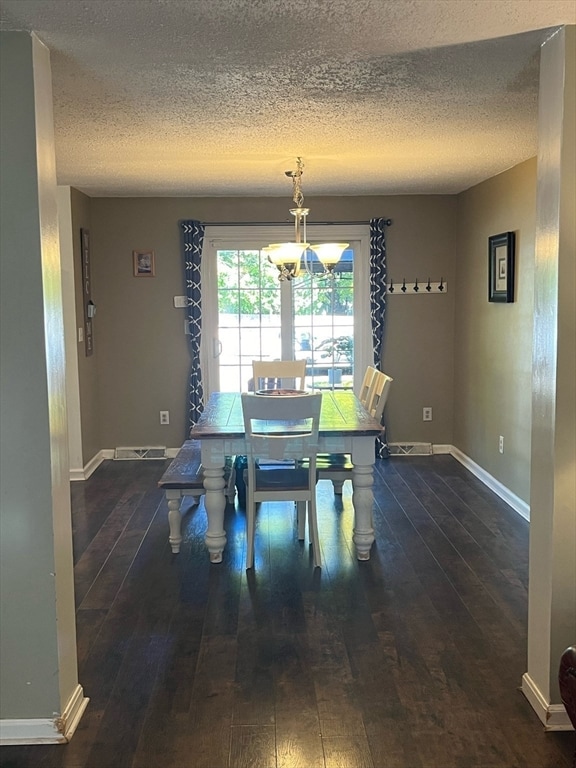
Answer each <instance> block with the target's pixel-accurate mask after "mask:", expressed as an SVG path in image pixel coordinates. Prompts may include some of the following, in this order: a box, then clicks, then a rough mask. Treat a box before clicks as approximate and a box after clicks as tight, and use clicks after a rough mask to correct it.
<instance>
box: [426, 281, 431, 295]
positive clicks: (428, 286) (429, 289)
mask: <svg viewBox="0 0 576 768" xmlns="http://www.w3.org/2000/svg"><path fill="white" fill-rule="evenodd" d="M426 290H427V291H428V293H430V291H431V290H432V286H431V285H430V278H428V285H427V286H426Z"/></svg>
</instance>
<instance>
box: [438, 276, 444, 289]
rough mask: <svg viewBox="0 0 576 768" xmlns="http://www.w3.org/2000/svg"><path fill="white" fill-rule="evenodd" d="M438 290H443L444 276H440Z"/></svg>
mask: <svg viewBox="0 0 576 768" xmlns="http://www.w3.org/2000/svg"><path fill="white" fill-rule="evenodd" d="M438 290H439V291H443V290H444V278H443V277H441V278H440V285H439V286H438Z"/></svg>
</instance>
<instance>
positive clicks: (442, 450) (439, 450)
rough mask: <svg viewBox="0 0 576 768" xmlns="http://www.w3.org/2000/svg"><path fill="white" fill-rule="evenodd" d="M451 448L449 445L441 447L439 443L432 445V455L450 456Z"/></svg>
mask: <svg viewBox="0 0 576 768" xmlns="http://www.w3.org/2000/svg"><path fill="white" fill-rule="evenodd" d="M452 448H453V446H451V445H442V444H441V443H433V445H432V453H433V454H434V455H437V454H451V453H452Z"/></svg>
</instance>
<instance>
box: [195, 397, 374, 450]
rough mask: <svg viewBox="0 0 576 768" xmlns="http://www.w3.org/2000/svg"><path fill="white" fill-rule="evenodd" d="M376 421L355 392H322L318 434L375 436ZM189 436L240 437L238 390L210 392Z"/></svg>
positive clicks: (241, 423) (204, 438) (206, 438)
mask: <svg viewBox="0 0 576 768" xmlns="http://www.w3.org/2000/svg"><path fill="white" fill-rule="evenodd" d="M381 432H382V426H381V425H380V423H379V422H378V421H377V420H376V419H374V418H373V417H372V416H370V414H369V413H367V411H366V410H365V408H364V407H363V406H362V404H361V403H360V401H359V400H358V398H357V397H356V395H355V394H354V393H353V392H351V391H348V390H344V391H343V390H335V391H330V392H323V393H322V410H321V412H320V435H349V436H355V437H356V436H360V437H361V436H366V437H369V436H376V435H379V434H380V433H381ZM190 437H191V438H193V439H196V440H218V439H222V438H242V437H244V421H243V418H242V400H241V396H240V393H238V392H214V393H213V394H212V395H210V399H209V400H208V403H207V404H206V407H205V408H204V412H203V413H202V415H201V417H200V419H199V421H198V423H197V424H195V425H194V426H193V427H192V429H191V431H190Z"/></svg>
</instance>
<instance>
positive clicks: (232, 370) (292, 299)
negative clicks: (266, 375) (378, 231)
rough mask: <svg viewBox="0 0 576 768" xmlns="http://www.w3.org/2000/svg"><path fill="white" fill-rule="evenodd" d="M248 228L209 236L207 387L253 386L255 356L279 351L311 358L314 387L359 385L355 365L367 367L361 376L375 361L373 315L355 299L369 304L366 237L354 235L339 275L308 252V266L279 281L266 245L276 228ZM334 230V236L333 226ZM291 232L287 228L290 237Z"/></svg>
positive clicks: (310, 382) (263, 357)
mask: <svg viewBox="0 0 576 768" xmlns="http://www.w3.org/2000/svg"><path fill="white" fill-rule="evenodd" d="M243 229H244V228H238V230H237V231H235V232H234V235H233V236H232V237H230V235H231V233H230V232H225V233H223V234H224V235H225V236H224V237H222V235H221V236H220V237H214V236H213V233H212V231H210V232H207V236H206V239H205V248H204V253H203V281H202V284H203V290H202V298H203V301H202V304H203V313H202V314H203V373H204V374H205V375H204V381H205V385H206V386H205V388H206V390H207V391H208V392H211V391H217V390H220V391H235V392H240V391H246V390H249V389H251V388H252V386H253V385H252V380H251V379H252V360H276V359H278V360H279V359H305V360H306V361H307V366H306V374H307V375H306V384H307V386H308V387H314V388H317V389H319V388H320V389H321V388H351V387H353V386H354V383H355V376H354V373H355V369H358V370H360V371H361V373H360V378H361V377H362V375H363V371H364V368H365V367H366V365H368V364H370V362H371V359H370V351H369V350H370V346H369V343H368V345H367V344H366V341H369V340H367V339H366V338H365V337H366V334H367V333H368V334H369V318H368V319H366V318H365V317H364V315H365V312H364V313H360V315H358V313H357V312H355V306H361V307H362V306H363V307H367V306H368V299H367V297H368V284H367V283H368V280H367V267H365V268H363V267H362V263H361V262H362V261H367V256H366V254H364V253H363V245H365V243H363V241H362V238H361V239H360V240H356V241H352V238H348V239H349V241H350V247H349V248H348V249H347V250H346V251H345V252H344V254H343V257H342V259H341V260H340V263H339V264H338V265H337V267H336V269H335V271H334V272H335V274H334V276H333V277H327V276H324V275H322V267H321V265H320V264H319V263H318V262H317V261H316V259H315V257H311V256H309V257H308V259H307V268H306V267H305V266H304V265H303V269H302V272H301V274H300V276H299V277H298V278H296V279H294V280H292V281H279V280H278V273H277V270H276V269H275V267H273V266H272V265H271V264H270V263H269V261H268V258H267V256H266V255H265V254H264V253H262V251H261V250H260V249H261V248H262V247H263V246H264V245H265V244H267V242H269V241H270V240H271V239H273V237H271V235H272V232H271V231H270V229H268V230H267V231H266V234H265V236H264V237H263V238H262V239H261V240H259V241H256V242H251V241H250V238H249V237H248V234H249V233H247V232H246V231H243ZM219 234H220V233H219ZM277 234H279V233H277ZM351 234H352V233H351ZM331 236H332V239H334V234H333V232H332V233H331ZM366 236H367V235H366ZM289 237H290V235H287V236H286V235H285V239H288V238H289ZM338 237H339V238H340V237H341V235H340V234H339V235H338ZM309 239H311V238H310V236H309ZM324 239H326V236H324ZM363 257H364V258H363ZM358 283H365V285H364V287H362V285H359V284H358ZM363 294H364V295H365V297H366V298H365V299H364V301H362V295H363ZM366 320H367V322H366Z"/></svg>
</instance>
